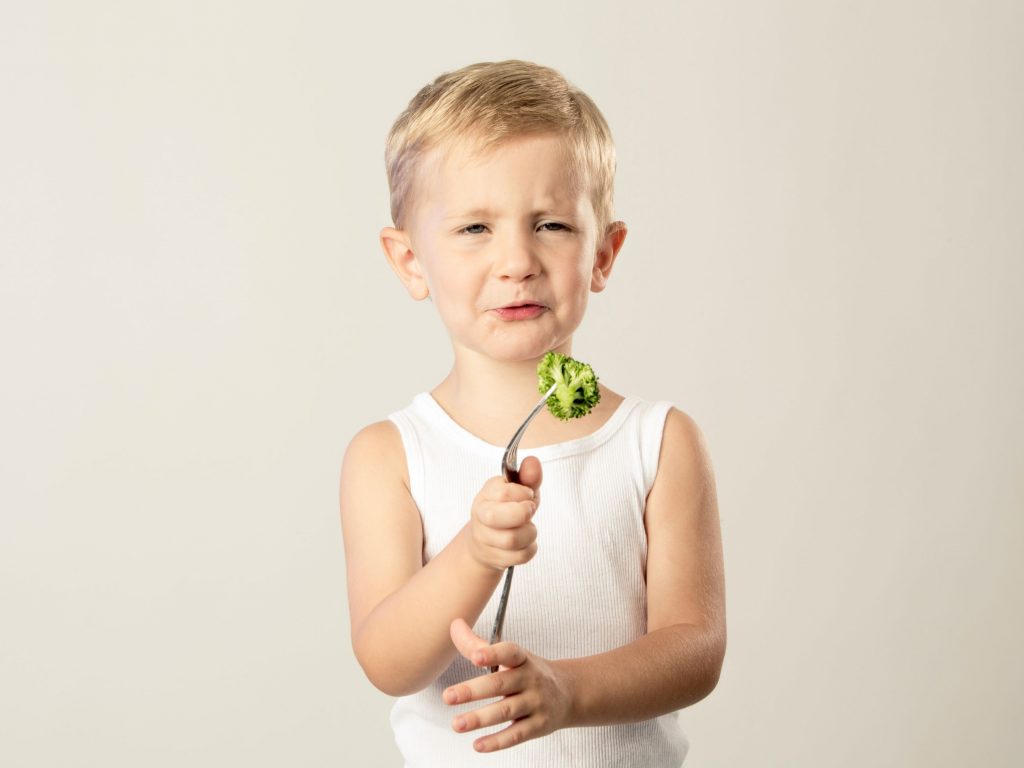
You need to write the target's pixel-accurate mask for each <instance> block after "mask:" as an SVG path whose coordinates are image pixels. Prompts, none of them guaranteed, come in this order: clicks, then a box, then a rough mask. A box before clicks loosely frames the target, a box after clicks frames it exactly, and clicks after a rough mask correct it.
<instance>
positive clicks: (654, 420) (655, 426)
mask: <svg viewBox="0 0 1024 768" xmlns="http://www.w3.org/2000/svg"><path fill="white" fill-rule="evenodd" d="M671 409H672V403H670V402H668V401H662V402H658V403H651V404H650V405H649V406H648V407H647V408H646V409H645V413H644V415H643V421H642V427H641V433H640V434H641V438H640V439H641V441H642V443H641V446H640V450H641V457H642V458H641V465H642V466H643V472H644V498H647V494H649V493H650V492H651V488H653V487H654V479H655V478H656V477H657V475H658V463H659V461H660V460H661V438H662V436H663V435H664V434H665V422H666V421H667V419H668V412H669V411H670V410H671Z"/></svg>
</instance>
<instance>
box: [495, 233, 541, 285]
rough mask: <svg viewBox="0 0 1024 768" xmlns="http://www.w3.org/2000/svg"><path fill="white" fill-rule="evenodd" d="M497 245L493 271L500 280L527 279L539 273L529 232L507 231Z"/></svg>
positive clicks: (538, 263)
mask: <svg viewBox="0 0 1024 768" xmlns="http://www.w3.org/2000/svg"><path fill="white" fill-rule="evenodd" d="M495 245H496V246H497V249H496V250H497V255H496V256H495V262H494V273H495V274H496V275H497V276H498V277H499V278H501V279H502V280H513V281H516V282H519V281H522V280H529V279H530V278H532V277H536V276H537V275H538V274H540V261H539V259H538V258H537V252H536V250H535V245H536V244H535V243H534V242H533V239H532V237H530V236H529V234H523V233H509V235H508V237H506V238H503V240H502V241H501V242H499V243H496V244H495Z"/></svg>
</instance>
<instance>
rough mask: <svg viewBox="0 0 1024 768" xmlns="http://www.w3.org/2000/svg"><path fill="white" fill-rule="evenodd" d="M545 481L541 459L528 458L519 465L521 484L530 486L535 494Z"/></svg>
mask: <svg viewBox="0 0 1024 768" xmlns="http://www.w3.org/2000/svg"><path fill="white" fill-rule="evenodd" d="M543 479H544V472H543V470H542V469H541V466H540V459H538V458H537V457H536V456H527V457H526V458H525V459H523V463H522V464H520V465H519V483H520V484H521V485H526V486H529V487H530V488H532V489H533V490H534V492H536V491H539V490H540V484H541V481H542V480H543Z"/></svg>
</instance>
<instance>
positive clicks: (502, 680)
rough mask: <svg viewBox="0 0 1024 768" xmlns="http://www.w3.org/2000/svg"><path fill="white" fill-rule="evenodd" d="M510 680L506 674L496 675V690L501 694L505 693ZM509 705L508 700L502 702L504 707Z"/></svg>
mask: <svg viewBox="0 0 1024 768" xmlns="http://www.w3.org/2000/svg"><path fill="white" fill-rule="evenodd" d="M507 683H508V680H507V678H506V676H505V675H495V676H494V692H495V693H496V694H499V695H504V693H505V690H506V689H507V688H508V684H507ZM507 706H508V702H502V708H503V709H504V708H505V707H507Z"/></svg>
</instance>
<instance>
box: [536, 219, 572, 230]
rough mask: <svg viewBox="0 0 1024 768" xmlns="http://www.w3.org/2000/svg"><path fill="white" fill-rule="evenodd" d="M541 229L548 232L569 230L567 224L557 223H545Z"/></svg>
mask: <svg viewBox="0 0 1024 768" xmlns="http://www.w3.org/2000/svg"><path fill="white" fill-rule="evenodd" d="M540 228H541V229H543V230H544V231H546V232H561V231H563V230H568V229H569V228H568V227H567V226H565V224H559V223H558V222H557V221H545V222H544V223H543V224H541V225H540Z"/></svg>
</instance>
